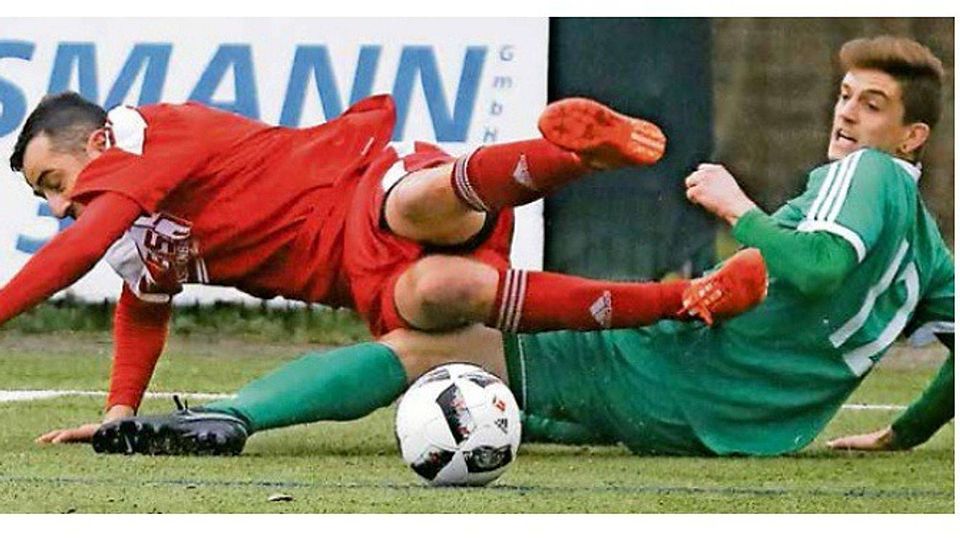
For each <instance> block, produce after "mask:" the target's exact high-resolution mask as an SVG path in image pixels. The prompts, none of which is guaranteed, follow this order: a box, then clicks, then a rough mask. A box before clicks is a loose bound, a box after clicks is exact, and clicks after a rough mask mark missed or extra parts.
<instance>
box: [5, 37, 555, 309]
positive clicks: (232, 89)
mask: <svg viewBox="0 0 960 540" xmlns="http://www.w3.org/2000/svg"><path fill="white" fill-rule="evenodd" d="M0 22H2V24H0V156H2V159H3V166H0V284H2V283H6V282H7V281H8V280H9V279H10V278H11V277H12V276H13V275H14V274H15V273H16V272H17V271H18V270H19V269H20V268H21V267H22V266H23V265H24V263H25V262H26V261H27V260H28V259H29V257H30V256H31V255H32V254H33V253H35V252H36V251H37V250H38V249H40V247H42V246H43V245H44V243H45V242H47V241H49V239H50V238H51V237H52V236H53V235H54V234H55V233H56V232H57V231H59V230H62V229H63V228H65V227H68V226H69V225H70V221H69V220H62V221H61V220H57V219H56V218H54V217H53V216H52V215H51V212H50V209H49V207H48V206H47V205H46V203H44V202H43V201H42V200H40V199H38V198H36V197H35V196H34V195H33V194H32V193H31V191H30V189H29V188H28V187H27V185H26V183H25V182H24V180H23V178H22V176H21V175H20V174H18V173H14V172H12V171H10V170H9V167H8V166H7V159H8V157H9V155H10V153H11V151H12V149H13V146H14V143H15V141H16V138H17V135H18V133H19V131H20V129H21V127H22V126H23V122H24V120H25V119H26V116H27V115H28V114H29V113H30V111H31V110H33V108H34V107H35V106H36V104H37V103H38V102H39V101H40V99H41V98H42V97H43V96H44V95H46V94H51V93H57V92H62V91H65V90H73V91H77V92H79V93H81V94H82V95H83V96H84V97H86V98H87V99H89V100H91V101H95V102H96V103H98V104H100V105H102V106H104V107H105V108H107V109H110V108H112V107H115V106H118V105H134V106H136V105H144V104H149V103H155V102H161V101H162V102H172V103H181V102H184V101H199V102H202V103H207V104H209V105H212V106H215V107H220V108H223V109H227V110H230V111H233V112H237V113H239V114H242V115H245V116H248V117H251V118H256V119H259V120H262V121H264V122H267V123H270V124H277V125H284V126H291V127H295V126H310V125H315V124H318V123H321V122H323V121H324V120H325V119H327V118H332V117H334V116H336V115H338V114H340V113H341V112H342V111H344V110H345V109H346V108H347V107H348V106H349V105H350V104H351V103H353V102H355V101H357V100H359V99H361V98H363V97H366V96H369V95H371V94H379V93H391V94H393V96H394V98H395V100H396V103H397V108H398V115H397V126H396V128H395V130H394V136H393V139H394V142H395V143H398V144H406V143H412V142H413V141H414V140H423V141H430V142H435V143H439V144H440V145H441V146H443V147H444V148H445V149H446V150H447V151H448V152H450V153H453V154H461V153H464V152H466V151H467V150H468V149H470V148H472V147H475V146H477V145H481V144H491V143H495V142H504V141H510V140H516V139H524V138H531V137H535V136H537V131H536V120H537V116H538V114H539V112H540V111H541V110H542V108H543V106H544V105H545V103H546V96H547V52H548V51H547V35H548V22H547V20H546V19H43V20H41V19H4V20H2V21H0ZM512 257H513V262H514V264H515V265H516V266H519V267H524V268H532V269H538V268H540V267H541V266H542V257H543V220H542V205H541V203H539V202H537V203H534V204H531V205H528V206H527V207H524V208H522V209H520V210H519V212H518V223H517V228H516V233H515V237H514V251H513V253H512ZM120 286H121V281H120V279H119V277H117V276H116V275H115V274H114V272H113V271H112V270H111V269H110V267H109V266H108V265H107V264H106V263H103V262H101V263H100V264H99V265H97V267H96V268H94V270H93V271H91V272H90V273H89V274H88V275H87V276H86V277H84V278H83V279H82V280H81V281H79V282H78V283H77V284H75V285H74V286H73V287H72V288H71V289H69V293H70V294H72V295H74V296H76V297H78V298H81V299H84V300H89V301H100V300H103V299H115V298H116V297H117V295H118V294H119V291H120ZM221 299H229V300H233V299H242V300H252V298H251V297H249V296H246V295H243V294H240V293H238V292H237V291H233V290H230V289H225V288H217V287H207V286H204V287H200V286H188V287H187V288H186V289H185V291H184V292H183V293H181V294H180V295H178V296H177V297H176V301H178V302H189V303H192V302H194V301H198V300H199V301H201V302H208V301H213V300H221Z"/></svg>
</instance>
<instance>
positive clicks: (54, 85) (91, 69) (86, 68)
mask: <svg viewBox="0 0 960 540" xmlns="http://www.w3.org/2000/svg"><path fill="white" fill-rule="evenodd" d="M74 72H76V74H77V86H78V87H79V89H78V91H79V92H80V95H82V96H83V97H85V98H86V99H88V100H90V101H93V102H97V103H99V102H100V97H99V92H98V90H97V50H96V45H94V44H93V43H61V44H60V46H59V47H57V55H56V56H55V57H54V58H53V72H51V73H50V85H49V86H47V93H48V94H56V93H59V92H63V91H65V90H69V89H70V80H71V79H72V78H73V74H74Z"/></svg>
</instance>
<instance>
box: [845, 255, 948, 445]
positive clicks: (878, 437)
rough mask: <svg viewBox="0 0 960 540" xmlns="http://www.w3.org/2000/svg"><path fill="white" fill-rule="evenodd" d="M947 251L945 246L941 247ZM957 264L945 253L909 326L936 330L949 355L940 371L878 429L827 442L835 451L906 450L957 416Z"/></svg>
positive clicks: (926, 438) (912, 329)
mask: <svg viewBox="0 0 960 540" xmlns="http://www.w3.org/2000/svg"><path fill="white" fill-rule="evenodd" d="M940 251H941V253H944V254H946V253H947V248H946V246H942V247H941V250H940ZM954 319H955V312H954V263H953V260H952V258H950V257H949V256H947V255H944V256H943V257H942V258H941V260H940V264H939V265H938V268H937V274H936V277H935V279H934V280H933V281H932V282H931V284H930V287H929V290H928V291H927V293H926V294H925V295H924V297H923V299H922V300H921V302H920V304H919V305H918V306H917V310H916V312H915V313H914V315H913V318H912V319H911V321H910V324H909V326H908V327H907V331H908V333H912V332H914V331H916V330H917V329H919V328H922V327H927V328H930V329H932V330H933V333H934V334H935V335H936V336H937V338H938V339H939V340H940V342H941V343H943V344H944V345H945V346H946V347H947V349H949V351H950V354H949V355H948V356H947V359H946V361H945V362H944V363H943V365H942V366H941V367H940V371H939V372H938V373H937V375H936V376H935V377H934V378H933V380H932V381H931V382H930V384H929V385H928V386H927V388H926V390H924V392H923V394H922V395H921V396H920V397H919V398H917V400H916V401H914V402H913V403H912V404H910V406H909V407H907V410H906V411H904V412H903V414H901V415H900V416H899V417H897V419H896V420H894V421H893V423H892V424H891V425H889V426H887V427H885V428H883V429H881V430H879V431H875V432H873V433H865V434H860V435H851V436H847V437H840V438H838V439H834V440H832V441H830V442H828V443H827V445H828V446H829V447H830V448H833V449H836V450H907V449H909V448H913V447H914V446H918V445H920V444H923V443H924V442H926V441H927V440H928V439H930V437H932V436H933V435H934V433H936V432H937V430H939V429H940V428H941V427H943V425H944V424H946V423H947V422H949V421H950V420H951V419H952V418H953V415H954V393H953V385H954V378H953V353H954V326H955V322H954Z"/></svg>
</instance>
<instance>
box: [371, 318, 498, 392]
mask: <svg viewBox="0 0 960 540" xmlns="http://www.w3.org/2000/svg"><path fill="white" fill-rule="evenodd" d="M380 343H383V344H384V345H386V346H388V347H390V348H391V349H393V352H394V353H396V355H397V356H398V357H399V358H400V362H401V363H402V364H403V367H404V369H405V370H406V372H407V380H408V381H409V382H413V381H414V380H416V379H417V378H418V377H420V376H421V375H423V374H424V373H426V372H427V371H430V370H431V369H433V368H435V367H437V366H440V365H443V364H449V363H451V362H469V363H471V364H477V365H479V366H480V367H482V368H483V369H485V370H487V371H489V372H491V373H493V374H494V375H496V376H497V377H500V378H501V379H503V380H504V381H507V362H506V359H505V358H504V355H503V341H502V337H501V335H500V332H498V331H497V330H493V329H492V328H487V327H485V326H482V325H479V324H475V325H471V326H468V327H466V328H463V329H461V330H457V331H454V332H446V333H443V334H427V333H424V332H418V331H416V330H404V329H401V330H394V331H393V332H390V333H389V334H387V335H385V336H383V337H382V338H380Z"/></svg>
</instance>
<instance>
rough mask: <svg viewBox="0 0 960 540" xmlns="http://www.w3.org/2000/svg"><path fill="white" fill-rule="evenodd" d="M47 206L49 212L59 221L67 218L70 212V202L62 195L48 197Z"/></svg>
mask: <svg viewBox="0 0 960 540" xmlns="http://www.w3.org/2000/svg"><path fill="white" fill-rule="evenodd" d="M47 205H48V206H50V212H51V213H52V214H53V215H54V216H55V217H57V218H59V219H63V218H65V217H67V212H68V211H69V210H70V200H69V199H67V198H66V197H64V196H62V195H50V196H48V198H47Z"/></svg>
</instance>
